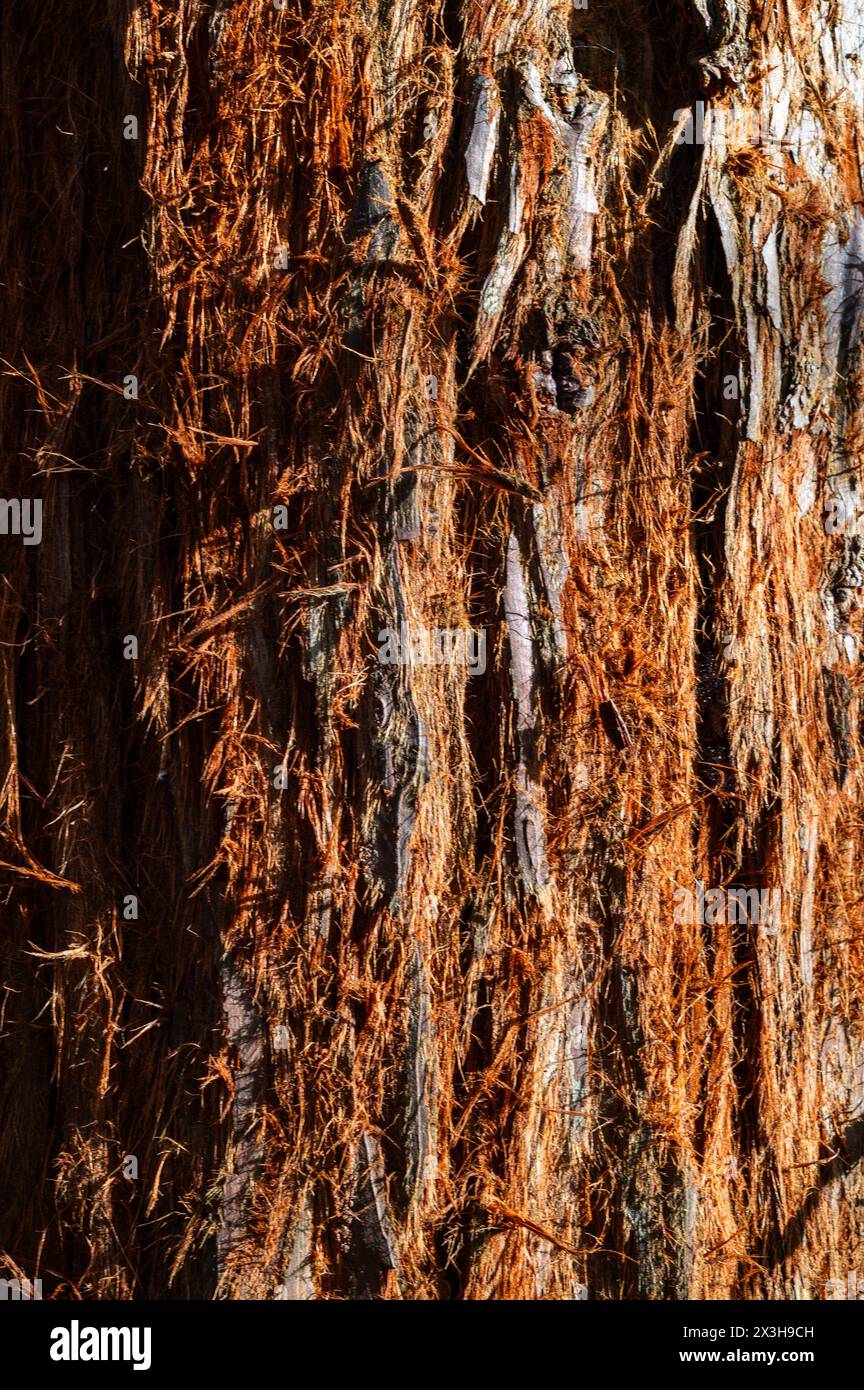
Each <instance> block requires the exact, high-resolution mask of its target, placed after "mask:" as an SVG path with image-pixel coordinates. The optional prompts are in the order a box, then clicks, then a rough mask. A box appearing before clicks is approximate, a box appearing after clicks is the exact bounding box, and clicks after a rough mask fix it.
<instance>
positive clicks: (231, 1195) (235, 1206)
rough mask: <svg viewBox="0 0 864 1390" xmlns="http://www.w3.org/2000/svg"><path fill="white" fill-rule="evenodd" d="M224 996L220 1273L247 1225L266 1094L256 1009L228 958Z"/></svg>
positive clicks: (224, 977)
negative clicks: (225, 1134)
mask: <svg viewBox="0 0 864 1390" xmlns="http://www.w3.org/2000/svg"><path fill="white" fill-rule="evenodd" d="M222 1000H223V1005H224V1008H225V1031H226V1038H227V1042H228V1048H229V1058H230V1060H231V1063H232V1067H233V1073H234V1098H233V1104H232V1107H231V1131H232V1132H231V1144H230V1148H229V1160H228V1161H229V1164H230V1170H229V1172H228V1173H227V1175H226V1177H225V1186H224V1191H223V1196H222V1223H221V1225H220V1227H219V1236H218V1250H219V1268H220V1272H221V1273H222V1274H224V1272H225V1267H226V1260H227V1258H228V1256H229V1255H230V1253H231V1251H232V1250H233V1249H234V1248H235V1246H237V1245H238V1244H239V1242H240V1241H241V1240H242V1239H243V1236H244V1234H245V1231H246V1216H247V1209H248V1204H249V1199H250V1196H251V1193H252V1185H253V1181H254V1177H255V1171H256V1167H257V1164H258V1160H259V1159H260V1157H261V1154H262V1144H261V1138H260V1133H259V1126H260V1114H259V1107H260V1104H261V1101H262V1099H263V1096H264V1077H263V1071H262V1067H263V1046H262V1040H261V1032H260V1023H259V1019H258V1015H257V1012H256V1010H255V1007H254V1005H253V1003H252V1000H251V999H250V997H249V993H248V991H247V989H246V987H245V985H244V984H243V981H242V979H241V977H240V975H239V974H238V972H237V967H236V966H235V965H233V964H232V963H231V962H230V961H226V962H225V963H224V965H223V967H222ZM232 1054H233V1055H232Z"/></svg>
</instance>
